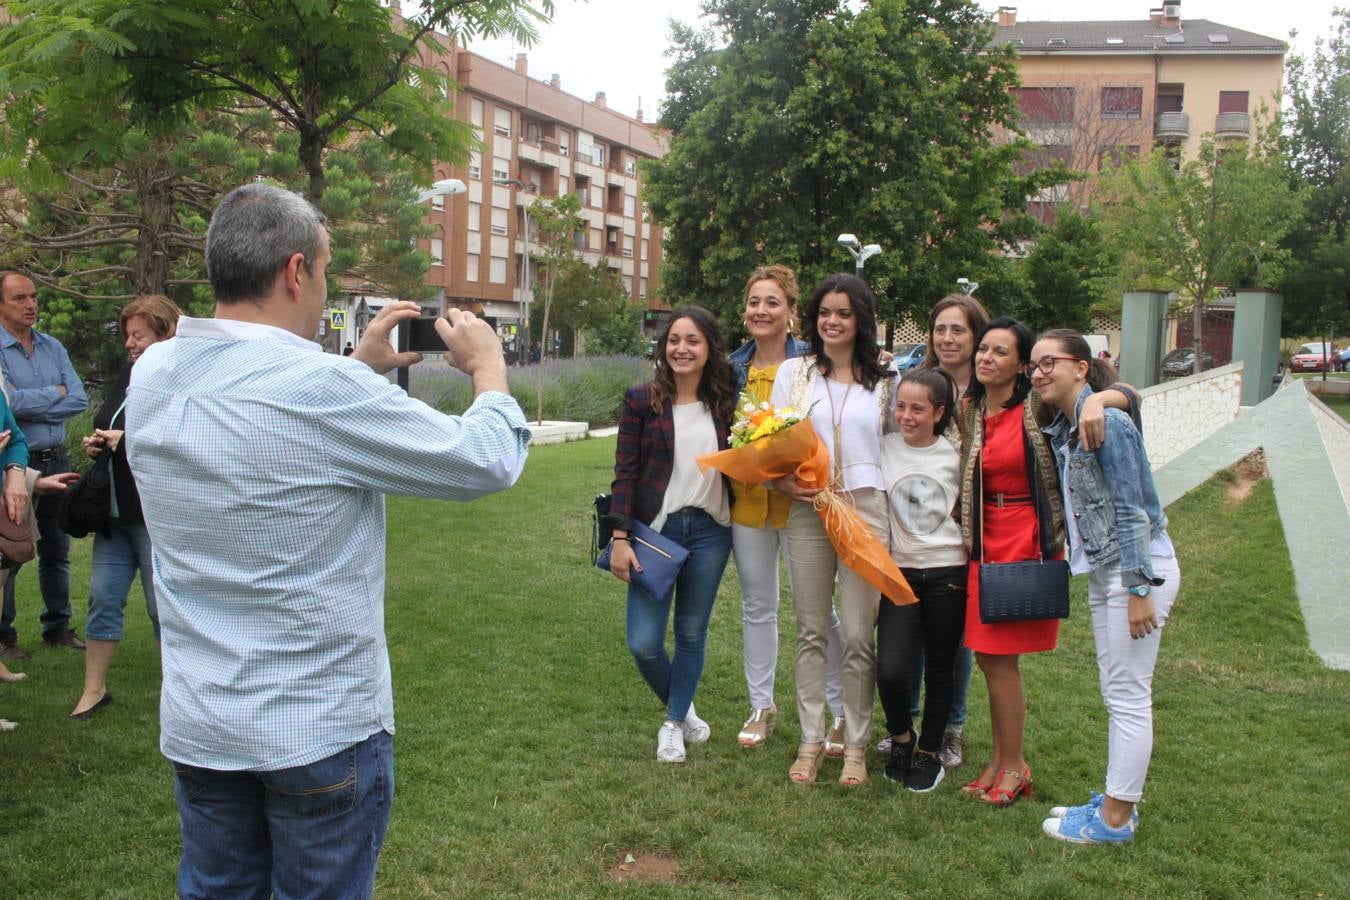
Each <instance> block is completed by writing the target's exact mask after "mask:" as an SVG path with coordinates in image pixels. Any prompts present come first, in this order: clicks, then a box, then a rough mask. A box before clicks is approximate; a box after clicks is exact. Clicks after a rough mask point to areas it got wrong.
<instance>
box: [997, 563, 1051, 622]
mask: <svg viewBox="0 0 1350 900" xmlns="http://www.w3.org/2000/svg"><path fill="white" fill-rule="evenodd" d="M1068 617H1069V564H1068V563H1067V562H1065V561H1064V560H1062V559H1028V560H1023V561H1022V562H1011V563H980V621H981V622H983V623H984V624H986V625H994V624H997V623H999V622H1023V621H1026V620H1027V619H1067V618H1068Z"/></svg>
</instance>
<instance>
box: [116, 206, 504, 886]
mask: <svg viewBox="0 0 1350 900" xmlns="http://www.w3.org/2000/svg"><path fill="white" fill-rule="evenodd" d="M329 259H330V255H329V247H328V234H327V231H326V229H325V228H324V219H323V216H322V215H321V214H320V213H319V212H318V211H317V210H315V209H314V208H313V207H311V206H310V205H309V204H308V203H307V202H306V201H305V200H303V199H302V198H300V197H299V196H297V195H295V194H293V193H290V192H289V191H284V190H281V189H279V188H276V187H272V186H269V185H265V184H249V185H245V186H243V187H240V188H236V189H235V190H234V191H232V192H230V193H229V194H228V195H227V196H226V197H225V199H224V200H222V201H221V203H220V205H219V206H218V207H217V209H216V211H215V213H214V215H213V216H212V218H211V226H210V229H209V230H208V232H207V244H206V262H207V272H208V275H209V277H210V281H211V286H212V289H213V290H214V292H215V296H216V311H215V317H214V318H212V319H192V318H186V317H185V318H183V319H181V320H180V321H179V325H178V335H177V337H175V338H173V339H170V340H167V341H162V342H160V343H158V344H155V345H154V346H153V347H151V348H150V349H149V350H147V351H146V352H145V354H144V356H142V357H141V359H140V361H139V362H138V363H137V365H136V368H135V370H134V373H133V375H132V381H131V387H130V390H129V392H128V405H127V417H126V418H127V435H126V440H127V442H128V453H129V457H130V462H131V467H132V470H133V471H134V472H135V475H136V483H137V485H138V486H139V488H140V492H141V502H142V505H143V507H144V511H145V520H146V525H147V527H148V528H149V531H150V537H151V540H152V543H153V545H154V560H155V584H156V591H157V593H158V595H159V604H160V622H161V627H162V629H163V667H164V687H163V692H162V695H161V701H160V720H161V721H160V749H161V750H162V751H163V753H164V755H165V756H167V757H168V758H169V760H170V761H171V762H172V763H173V768H174V782H175V783H174V790H175V794H176V797H177V800H178V809H179V818H180V822H181V829H182V837H183V856H182V861H181V864H180V868H179V875H178V891H179V893H180V895H181V896H183V897H216V896H255V895H256V896H266V895H267V894H268V893H269V892H271V893H272V894H274V895H275V896H277V897H278V898H284V897H294V896H315V897H318V896H343V897H349V896H369V895H370V893H371V891H372V890H373V886H374V879H375V865H376V861H377V859H378V856H379V852H380V847H381V843H382V841H383V839H384V832H385V827H386V825H387V823H388V820H389V808H390V802H391V800H392V799H393V774H394V770H393V761H392V756H391V753H392V737H391V736H392V734H393V731H394V711H393V697H392V693H391V689H390V672H389V655H388V652H387V649H386V646H385V636H384V572H385V512H384V495H385V494H408V495H415V496H422V497H435V498H441V499H447V500H462V501H467V500H471V499H473V498H475V497H479V496H482V495H484V494H488V493H492V492H494V491H499V490H502V489H504V488H507V487H509V486H511V485H512V484H514V483H515V481H516V479H517V478H518V477H519V475H520V472H521V469H522V468H523V466H524V463H525V457H526V453H527V450H528V445H529V439H530V432H529V430H528V429H527V427H526V425H525V417H524V414H523V413H522V412H521V410H520V407H519V406H518V405H517V404H516V402H515V401H514V400H513V399H512V398H511V396H510V395H509V394H508V393H507V384H506V365H505V361H504V360H503V358H502V352H501V347H500V345H499V344H498V343H497V338H496V335H495V334H494V333H493V331H492V329H491V327H489V326H488V325H487V324H486V323H485V322H482V321H480V320H478V319H476V318H474V317H473V316H472V315H471V314H468V313H464V312H461V311H459V310H451V311H450V312H449V315H448V316H447V317H446V318H443V319H439V320H437V322H436V329H437V332H438V333H439V334H440V336H441V339H442V340H443V341H444V342H445V345H446V349H447V353H448V358H449V360H450V362H451V364H452V365H454V366H455V367H456V368H459V369H461V370H463V371H464V372H465V373H466V374H468V375H469V376H470V377H471V378H472V380H473V391H474V401H473V404H472V405H471V406H470V407H469V409H468V410H467V411H466V412H465V413H464V415H463V416H447V415H443V414H441V413H438V412H437V411H435V410H434V409H431V408H430V407H428V406H426V405H425V404H423V403H420V402H418V401H416V400H413V399H411V398H409V397H408V396H407V395H405V394H404V393H403V392H402V391H400V390H399V389H398V388H397V387H395V386H394V385H392V384H390V383H389V382H388V381H387V380H386V379H385V378H384V377H382V373H384V372H387V371H388V370H389V369H391V368H393V367H394V366H398V365H408V364H410V363H412V362H415V361H417V360H418V359H419V358H420V357H419V356H418V354H398V353H395V352H394V350H393V349H392V347H391V346H390V344H389V333H390V331H391V330H392V328H393V327H394V326H395V325H396V324H398V323H399V322H401V321H406V320H408V319H411V318H414V317H416V316H417V315H418V314H419V310H418V308H417V306H416V305H415V304H412V303H394V304H390V305H388V306H386V307H385V308H384V309H383V310H381V312H380V314H379V315H378V316H376V318H375V319H374V320H373V321H372V322H371V324H370V326H369V328H368V329H367V330H366V334H365V335H364V337H363V338H362V340H361V342H360V345H359V346H358V347H357V348H356V351H355V353H354V354H353V355H352V356H350V357H345V358H344V357H342V356H338V355H335V354H325V353H323V352H322V351H321V349H320V348H319V346H318V345H317V344H315V343H313V342H312V340H311V339H312V338H313V336H314V335H315V333H316V332H317V330H318V326H319V321H320V318H321V316H322V315H323V312H324V306H325V303H326V300H327V289H326V280H325V279H326V273H325V270H326V267H327V265H328V262H329Z"/></svg>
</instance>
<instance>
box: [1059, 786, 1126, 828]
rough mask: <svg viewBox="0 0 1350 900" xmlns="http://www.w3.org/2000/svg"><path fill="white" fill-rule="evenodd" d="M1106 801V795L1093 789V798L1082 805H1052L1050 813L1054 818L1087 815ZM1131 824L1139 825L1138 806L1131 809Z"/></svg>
mask: <svg viewBox="0 0 1350 900" xmlns="http://www.w3.org/2000/svg"><path fill="white" fill-rule="evenodd" d="M1104 802H1106V795H1105V794H1099V793H1097V792H1096V791H1093V792H1092V799H1091V800H1089V801H1088V802H1087V803H1084V804H1083V805H1082V806H1052V807H1050V815H1051V817H1052V818H1056V819H1063V818H1065V817H1067V816H1085V815H1088V814H1089V813H1091V812H1092V811H1093V810H1097V809H1101V808H1102V804H1103V803H1104ZM1130 825H1131V827H1134V828H1138V827H1139V808H1138V807H1135V808H1134V809H1133V810H1131V811H1130Z"/></svg>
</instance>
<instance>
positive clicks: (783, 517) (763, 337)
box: [730, 265, 844, 757]
mask: <svg viewBox="0 0 1350 900" xmlns="http://www.w3.org/2000/svg"><path fill="white" fill-rule="evenodd" d="M797 295H798V291H797V276H796V275H795V274H793V271H792V270H791V269H789V268H788V267H787V266H778V265H773V266H760V267H759V268H757V269H755V271H753V272H751V273H750V278H749V280H747V281H746V283H745V330H746V331H747V332H749V334H750V340H748V341H746V342H745V344H744V345H742V346H741V348H740V349H739V350H737V351H736V352H734V353H732V354H731V355H730V360H731V368H732V371H733V373H734V374H735V378H736V393H737V395H738V396H740V395H741V394H742V393H743V394H744V395H745V396H746V397H748V398H749V399H750V400H752V401H754V402H755V403H763V402H767V401H768V400H769V396H770V394H771V393H772V391H773V380H774V376H776V375H777V374H778V366H779V364H780V363H782V362H783V360H785V359H790V358H792V357H795V356H802V355H804V354H806V353H807V352H809V350H810V345H808V344H806V343H805V342H804V341H799V340H797V339H796V338H794V337H793V336H792V328H793V322H794V321H795V319H796V315H797ZM732 490H733V492H734V493H735V498H736V502H735V503H734V504H732V507H731V545H732V551H733V553H734V554H735V556H736V571H737V572H738V573H739V574H740V578H741V597H742V619H741V622H742V625H741V629H742V634H743V636H744V641H745V683H746V686H747V687H748V688H749V690H750V718H749V719H747V720H746V723H745V726H744V727H743V728H742V729H741V732H740V734H738V735H737V736H736V742H737V743H738V744H740V745H741V746H742V747H758V746H760V745H761V744H763V743H764V742H765V741H766V740H767V739H768V737H769V735H770V734H771V733H772V732H773V725H774V718H775V716H776V715H777V712H778V708H777V707H776V706H775V705H774V702H773V683H774V674H775V672H776V671H777V668H778V556H779V554H780V553H782V554H783V555H784V556H785V557H786V555H787V516H788V507H789V506H790V505H791V503H792V501H791V500H790V499H788V497H787V496H786V495H784V494H781V493H779V492H777V491H771V490H769V489H768V488H766V487H764V486H763V485H759V484H743V483H741V482H738V481H733V482H732ZM831 618H832V621H831V624H830V636H829V645H828V648H827V651H826V655H827V661H828V662H827V675H826V689H825V698H826V703H827V705H828V706H829V709H830V712H831V714H832V715H833V721H832V723H831V727H830V731H829V734H828V735H827V736H826V739H825V752H826V753H827V754H829V755H830V756H835V757H840V756H843V755H844V719H843V716H844V697H843V688H842V686H841V679H840V666H841V663H842V658H843V655H842V651H841V650H840V643H839V617H838V615H834V614H832V617H831Z"/></svg>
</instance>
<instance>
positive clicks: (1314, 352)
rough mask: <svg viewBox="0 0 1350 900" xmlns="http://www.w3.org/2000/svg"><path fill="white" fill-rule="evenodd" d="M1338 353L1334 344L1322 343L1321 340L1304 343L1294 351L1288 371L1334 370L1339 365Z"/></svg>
mask: <svg viewBox="0 0 1350 900" xmlns="http://www.w3.org/2000/svg"><path fill="white" fill-rule="evenodd" d="M1340 364H1341V362H1340V354H1339V353H1338V352H1337V350H1336V345H1335V344H1324V343H1322V342H1321V341H1314V342H1313V343H1311V344H1304V345H1303V346H1302V347H1299V348H1298V350H1296V351H1294V356H1293V358H1292V359H1290V360H1289V371H1291V372H1321V371H1323V369H1325V370H1326V371H1329V372H1331V371H1335V370H1336V369H1337V368H1339V367H1340Z"/></svg>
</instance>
